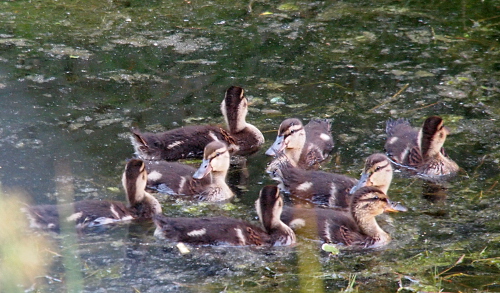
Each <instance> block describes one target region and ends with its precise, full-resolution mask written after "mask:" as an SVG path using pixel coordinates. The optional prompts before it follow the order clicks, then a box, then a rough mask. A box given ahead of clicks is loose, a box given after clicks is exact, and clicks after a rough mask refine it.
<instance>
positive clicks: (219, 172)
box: [146, 141, 234, 201]
mask: <svg viewBox="0 0 500 293" xmlns="http://www.w3.org/2000/svg"><path fill="white" fill-rule="evenodd" d="M230 159H231V158H230V155H229V150H228V148H227V146H226V144H225V143H223V142H221V141H212V142H211V143H209V144H208V145H207V146H206V147H205V151H204V154H203V161H202V163H201V166H200V168H198V169H195V168H193V167H191V166H187V165H183V164H179V163H176V162H166V161H153V162H148V164H147V165H146V166H147V169H148V172H149V175H148V184H147V186H148V187H149V188H151V189H155V190H158V191H160V192H163V193H167V194H172V195H184V196H189V197H195V198H197V199H200V200H206V201H223V200H228V199H230V198H232V197H233V196H234V193H233V192H232V191H231V189H230V188H229V186H228V185H227V183H226V175H227V171H228V169H229V165H230ZM209 174H210V175H211V176H207V175H209Z"/></svg>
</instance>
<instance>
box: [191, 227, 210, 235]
mask: <svg viewBox="0 0 500 293" xmlns="http://www.w3.org/2000/svg"><path fill="white" fill-rule="evenodd" d="M205 234H207V229H205V228H203V229H199V230H193V231H191V232H189V233H187V236H189V237H201V236H203V235H205Z"/></svg>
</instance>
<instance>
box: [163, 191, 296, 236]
mask: <svg viewBox="0 0 500 293" xmlns="http://www.w3.org/2000/svg"><path fill="white" fill-rule="evenodd" d="M255 208H256V210H257V214H258V215H259V219H260V221H261V223H262V225H263V226H264V229H265V230H263V229H262V228H260V227H257V226H255V225H252V224H249V223H247V222H244V221H242V220H238V219H233V218H227V217H211V218H169V217H166V216H164V215H161V214H158V215H156V216H155V218H154V222H155V224H156V230H155V236H157V237H158V238H161V239H169V240H172V241H177V242H185V243H190V244H194V245H229V246H243V245H291V244H294V243H295V233H294V232H293V230H292V229H290V227H288V226H286V225H285V224H283V222H281V220H280V215H281V211H282V210H283V200H282V198H281V197H280V195H279V190H278V188H277V187H276V186H271V185H268V186H265V187H264V188H262V190H261V191H260V195H259V199H258V200H257V201H256V202H255Z"/></svg>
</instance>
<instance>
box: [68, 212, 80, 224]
mask: <svg viewBox="0 0 500 293" xmlns="http://www.w3.org/2000/svg"><path fill="white" fill-rule="evenodd" d="M82 215H83V214H82V212H79V213H74V214H72V215H70V216H68V217H67V218H66V221H68V222H73V221H76V220H78V219H80V218H81V217H82Z"/></svg>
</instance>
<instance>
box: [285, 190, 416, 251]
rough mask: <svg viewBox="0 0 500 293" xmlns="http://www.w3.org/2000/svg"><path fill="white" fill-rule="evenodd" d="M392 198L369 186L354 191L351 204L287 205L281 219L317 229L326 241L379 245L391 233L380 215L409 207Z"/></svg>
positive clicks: (368, 245)
mask: <svg viewBox="0 0 500 293" xmlns="http://www.w3.org/2000/svg"><path fill="white" fill-rule="evenodd" d="M406 210H407V209H406V208H405V207H403V206H402V205H400V204H398V203H394V202H391V201H390V200H389V198H388V197H387V195H386V194H385V193H383V192H382V191H380V189H378V188H375V187H372V186H365V187H362V188H359V189H358V190H356V192H355V193H354V194H353V195H352V202H351V204H350V208H349V209H348V210H346V209H321V208H313V209H306V208H286V209H284V210H283V213H282V215H281V220H282V221H283V222H284V223H285V224H286V225H288V226H290V227H291V228H292V229H294V230H295V231H299V230H301V229H306V231H308V232H310V231H311V229H317V231H318V236H319V238H320V239H321V240H322V241H324V242H326V243H336V244H343V245H346V246H351V245H356V246H361V247H364V248H375V247H380V246H384V245H386V244H388V243H389V242H390V241H391V237H390V235H389V234H388V233H387V232H385V231H384V230H383V229H382V228H381V227H380V226H379V225H378V223H377V220H376V218H375V217H376V216H377V215H380V214H382V213H384V212H397V211H406Z"/></svg>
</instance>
